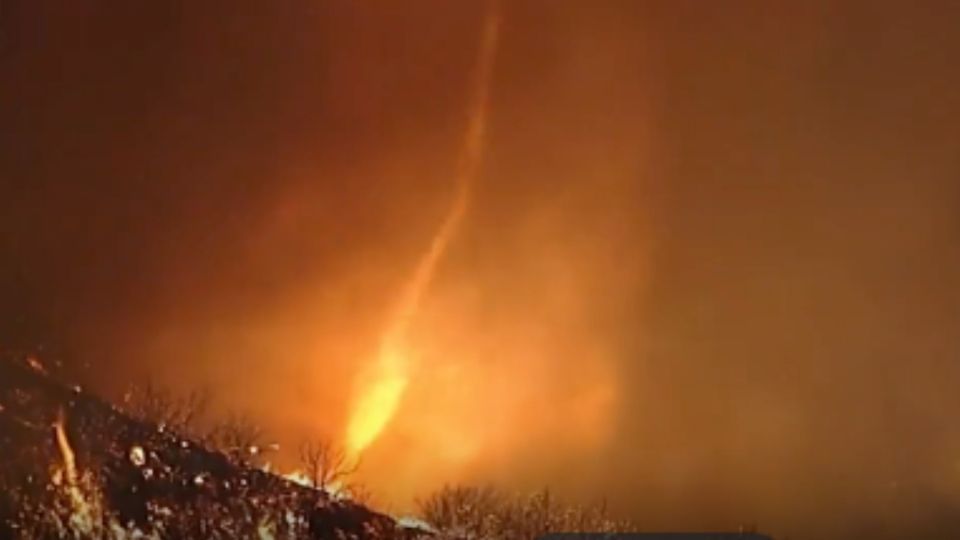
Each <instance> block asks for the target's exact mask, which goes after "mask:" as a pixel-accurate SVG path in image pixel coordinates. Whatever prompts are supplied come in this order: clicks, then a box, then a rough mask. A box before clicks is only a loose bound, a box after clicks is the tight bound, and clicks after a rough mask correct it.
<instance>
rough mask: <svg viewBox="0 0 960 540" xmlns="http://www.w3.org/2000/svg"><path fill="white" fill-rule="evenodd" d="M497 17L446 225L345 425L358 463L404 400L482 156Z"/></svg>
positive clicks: (488, 31) (483, 52) (492, 13)
mask: <svg viewBox="0 0 960 540" xmlns="http://www.w3.org/2000/svg"><path fill="white" fill-rule="evenodd" d="M498 27H499V17H498V15H497V12H496V10H495V9H492V8H491V9H490V10H489V12H488V15H487V17H486V21H485V23H484V28H483V34H482V37H481V42H480V48H479V54H478V58H477V65H476V72H475V75H474V77H475V83H474V84H475V86H474V94H473V96H472V99H471V102H470V107H469V111H468V115H469V116H468V118H467V126H466V132H465V134H464V141H463V146H462V148H461V151H460V156H459V160H458V163H457V169H456V175H455V177H454V181H455V184H456V193H455V195H454V199H453V201H452V203H451V205H450V209H449V211H448V212H447V214H446V217H445V219H444V220H443V222H442V223H441V224H440V227H439V229H438V230H437V232H436V234H435V235H434V236H433V239H432V241H431V242H430V245H429V247H428V249H427V251H426V252H425V253H424V254H423V256H422V257H421V258H420V260H419V261H418V263H417V266H416V268H415V270H414V273H413V275H412V276H411V279H410V281H409V282H408V283H407V285H406V286H405V287H404V289H403V291H402V292H401V295H400V298H399V301H398V303H397V306H396V308H395V310H396V311H395V313H394V315H393V317H392V318H391V319H390V324H389V325H388V326H387V328H386V330H385V332H384V333H383V335H382V337H381V339H380V345H379V351H378V355H377V357H376V359H375V360H374V362H372V363H371V365H369V366H368V368H367V371H366V373H364V374H363V376H362V378H361V379H360V384H359V386H358V391H357V394H356V396H355V398H354V403H353V407H352V410H351V413H350V418H349V422H348V424H347V433H346V446H347V450H348V451H349V452H350V454H351V455H353V456H355V457H357V456H359V455H360V453H362V452H363V450H364V449H365V448H367V447H368V446H369V445H370V444H371V443H372V442H373V441H374V440H376V438H377V436H378V435H379V434H380V433H381V432H382V431H383V429H384V428H385V427H386V426H387V424H389V422H390V420H391V419H392V418H393V416H394V414H395V413H396V410H397V407H398V406H399V405H400V401H401V400H402V398H403V394H404V391H405V390H406V387H407V384H408V382H409V376H410V357H409V354H410V353H409V348H408V346H407V345H408V344H407V334H408V330H409V328H410V325H411V323H412V321H413V319H414V317H416V315H417V312H418V310H419V307H420V302H421V299H422V298H423V295H424V293H425V291H426V290H427V287H429V286H430V283H431V281H432V280H433V276H434V273H435V271H436V268H437V264H438V262H439V261H440V258H441V257H442V256H443V254H444V252H445V251H446V249H447V246H448V245H449V244H450V241H451V239H452V238H453V236H454V234H456V232H457V229H458V228H459V227H460V222H461V221H463V216H464V213H465V212H466V210H467V204H468V201H469V198H470V185H471V184H472V183H473V182H474V178H475V177H476V175H477V171H478V169H479V167H480V162H481V158H482V155H483V142H484V131H485V128H486V120H487V109H488V104H487V102H488V100H489V97H488V96H489V92H490V78H491V73H492V71H493V62H494V57H495V55H496V49H497V33H498Z"/></svg>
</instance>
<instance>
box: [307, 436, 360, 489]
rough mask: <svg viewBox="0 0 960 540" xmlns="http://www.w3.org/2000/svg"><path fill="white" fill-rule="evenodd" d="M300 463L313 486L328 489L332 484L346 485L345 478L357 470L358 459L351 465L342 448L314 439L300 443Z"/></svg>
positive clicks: (326, 441)
mask: <svg viewBox="0 0 960 540" xmlns="http://www.w3.org/2000/svg"><path fill="white" fill-rule="evenodd" d="M300 464H301V465H302V466H303V469H304V473H305V474H306V475H307V478H308V479H309V480H310V484H311V485H312V486H313V487H315V488H317V489H322V490H324V491H329V490H330V488H331V487H333V485H334V484H339V485H340V486H341V487H346V485H345V480H346V479H347V477H349V476H350V475H351V474H353V473H355V472H356V471H357V468H358V467H359V466H360V461H359V460H357V461H356V462H354V463H353V464H352V465H351V464H350V459H349V457H348V456H347V453H346V452H345V451H344V450H343V449H342V448H339V447H337V446H335V445H333V444H332V443H331V442H330V441H328V440H324V439H316V440H310V441H304V442H303V443H302V444H301V445H300Z"/></svg>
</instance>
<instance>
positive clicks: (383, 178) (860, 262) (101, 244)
mask: <svg viewBox="0 0 960 540" xmlns="http://www.w3.org/2000/svg"><path fill="white" fill-rule="evenodd" d="M797 4H798V5H796V6H785V5H780V4H770V3H769V2H753V1H738V2H726V3H723V4H721V3H716V5H713V4H709V5H708V4H706V3H696V4H694V3H677V2H659V1H649V2H641V1H627V0H624V1H616V0H610V1H602V2H574V1H570V2H546V1H525V0H523V1H519V0H518V1H511V2H506V1H502V2H501V6H500V11H501V23H500V29H499V50H498V52H497V61H496V67H495V70H494V72H493V74H492V81H491V87H490V95H489V100H490V102H489V103H490V110H489V116H488V125H487V139H486V152H485V155H484V157H483V160H482V164H481V166H480V171H479V173H478V176H477V178H476V183H475V185H474V186H473V189H472V194H471V197H472V199H471V202H470V210H469V212H468V213H467V214H466V215H465V216H464V219H463V221H462V223H461V224H460V230H459V231H458V234H457V235H456V237H455V238H454V239H453V240H452V242H451V243H450V245H449V246H448V251H447V253H446V255H445V258H444V259H443V260H442V261H441V262H440V263H439V265H438V267H437V268H436V274H435V276H434V281H433V283H432V285H431V287H430V289H429V290H428V291H427V293H426V294H425V296H424V297H423V298H422V304H421V309H420V312H419V314H418V315H417V317H416V320H415V321H413V323H412V326H411V328H410V335H411V338H410V341H411V343H412V346H413V347H414V348H415V352H416V358H417V361H416V362H415V366H414V367H413V371H412V374H411V377H410V381H409V385H408V387H407V389H406V393H405V396H404V398H403V400H402V403H401V404H400V407H399V409H398V412H397V415H396V417H395V418H394V420H393V422H392V423H391V424H390V425H389V426H388V427H387V429H386V430H385V431H384V432H383V433H382V434H381V436H380V438H379V439H378V440H377V441H375V442H374V444H373V445H372V446H371V447H370V448H369V450H368V452H367V455H366V456H365V460H364V465H363V469H362V471H363V480H364V481H366V482H368V483H369V484H370V486H371V488H372V490H373V491H374V492H375V493H376V494H377V496H378V498H377V501H378V502H382V503H383V504H384V505H386V506H388V507H393V508H407V507H408V506H409V505H410V503H411V501H412V500H413V499H414V497H415V496H417V495H419V494H423V493H425V492H426V491H429V490H430V489H432V488H434V487H436V486H438V485H440V484H442V483H444V482H458V481H465V482H466V481H470V482H494V483H497V484H501V485H504V486H506V487H508V488H511V489H514V488H515V489H527V488H532V487H538V486H542V485H550V486H553V487H556V488H557V489H559V490H560V491H561V492H562V494H563V495H564V496H566V497H568V498H574V499H582V500H593V499H596V498H599V497H601V496H607V497H608V498H609V500H610V503H611V506H612V508H613V509H614V510H616V511H617V512H618V513H620V514H622V515H624V516H628V517H631V518H634V519H636V520H637V521H638V523H640V524H641V525H642V526H644V527H647V528H651V529H665V528H672V529H690V528H698V529H699V528H736V526H737V525H739V524H741V523H756V524H757V525H759V527H760V528H761V530H763V531H765V532H769V533H771V534H775V535H781V536H782V535H784V534H789V535H790V537H804V536H805V537H818V538H823V537H826V536H828V535H830V534H836V535H846V536H848V537H849V536H850V535H851V534H854V533H856V535H857V536H856V537H863V535H864V534H868V533H869V534H877V535H880V534H881V533H883V532H887V533H888V534H889V535H890V536H897V535H904V534H906V533H905V531H909V530H913V531H927V532H931V531H933V532H937V531H940V532H942V531H957V530H958V529H960V525H958V523H960V517H958V516H960V423H958V422H956V421H955V418H956V417H957V416H958V414H957V413H960V394H958V393H957V392H956V391H955V389H956V385H957V381H958V380H960V363H958V362H957V359H958V358H960V356H958V354H960V337H958V333H957V332H958V329H960V283H958V276H960V221H958V216H960V162H958V157H960V92H958V91H957V90H958V82H960V81H958V78H960V75H958V72H957V70H956V67H955V66H956V65H957V60H958V52H960V35H958V34H957V33H956V31H955V26H956V21H957V20H958V16H960V10H958V9H957V8H956V7H952V6H948V5H947V3H938V2H927V3H924V5H919V6H906V5H902V6H897V7H894V6H885V5H882V4H884V3H869V4H868V3H858V2H803V3H797ZM486 6H487V5H486V3H484V2H442V1H439V0H438V1H426V0H418V1H413V2H385V1H372V2H348V1H310V2H287V3H284V4H283V5H282V6H277V5H271V3H255V2H245V1H244V2H232V3H229V5H228V4H220V3H217V2H209V3H196V2H182V3H181V2H165V3H160V2H157V3H150V4H148V5H137V6H135V7H134V6H133V5H132V4H130V3H127V2H110V1H95V2H85V3H76V2H46V3H40V2H26V1H8V2H4V3H2V4H0V62H2V64H0V67H2V69H0V119H2V120H0V182H2V192H0V295H2V296H0V301H2V307H0V323H2V328H0V345H4V346H7V345H13V346H18V345H21V344H30V343H35V342H42V343H48V344H50V345H56V347H58V348H60V349H63V350H64V352H63V354H64V356H67V357H70V358H76V359H80V360H81V361H83V362H86V363H88V364H89V365H90V371H89V373H88V376H89V378H90V384H92V385H93V386H95V387H97V388H98V389H99V390H100V391H102V392H104V393H106V394H108V395H115V394H116V393H117V392H119V391H120V390H121V389H122V388H123V387H124V386H125V385H126V384H128V383H129V382H130V381H136V380H140V379H142V378H143V377H145V376H148V375H149V376H153V377H157V378H159V379H161V380H162V381H164V382H166V383H167V384H170V385H173V386H175V387H178V388H192V387H195V386H199V385H204V384H210V385H213V387H214V390H215V392H216V397H217V407H218V408H219V409H222V410H228V409H229V410H240V411H246V412H249V413H250V414H251V415H253V416H254V417H255V418H256V419H257V420H259V421H260V422H262V423H263V424H264V425H265V426H266V427H267V428H268V430H269V431H270V432H271V433H273V434H274V435H275V436H276V437H277V438H278V439H279V440H280V441H281V442H282V443H283V444H284V446H286V447H289V446H293V445H295V444H296V442H297V441H298V438H299V437H303V436H311V435H316V436H327V437H335V438H336V437H341V436H342V433H343V431H344V428H345V423H346V421H347V418H348V415H349V410H348V409H349V404H350V399H351V392H352V389H353V382H354V378H355V377H356V376H358V374H359V373H360V372H361V370H362V367H363V366H364V365H365V362H366V361H368V360H369V359H370V358H371V357H373V356H374V355H375V354H376V351H377V347H378V345H379V337H380V334H381V332H382V331H383V328H384V327H385V326H386V325H387V321H388V319H389V317H390V316H391V309H393V307H394V305H395V304H394V303H395V299H396V298H397V296H398V294H399V293H400V291H401V290H402V289H403V287H404V285H405V283H406V282H407V280H408V279H409V276H410V274H411V272H413V270H414V269H415V267H416V264H417V261H418V258H419V257H421V255H422V252H423V250H424V248H425V246H426V245H428V244H429V242H430V239H431V237H432V236H433V235H434V233H435V231H436V228H437V226H438V223H440V222H442V220H443V218H444V216H445V214H446V212H447V211H448V206H449V202H450V200H452V198H453V197H454V195H455V189H456V186H455V185H454V184H453V183H452V182H451V178H452V177H453V175H454V174H455V171H456V167H457V159H458V154H459V148H460V146H461V142H462V138H463V135H462V134H463V129H464V125H465V122H466V115H467V113H466V110H467V108H468V105H469V101H470V96H471V92H472V84H473V79H472V75H473V70H474V65H475V63H476V48H477V43H478V40H479V36H480V35H481V32H482V28H483V21H484V16H485V13H486ZM291 465H292V463H291ZM938 527H939V529H938ZM917 536H922V534H919V535H917Z"/></svg>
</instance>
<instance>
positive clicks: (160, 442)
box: [0, 359, 412, 539]
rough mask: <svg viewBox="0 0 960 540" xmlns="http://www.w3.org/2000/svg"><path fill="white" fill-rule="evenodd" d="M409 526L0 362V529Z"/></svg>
mask: <svg viewBox="0 0 960 540" xmlns="http://www.w3.org/2000/svg"><path fill="white" fill-rule="evenodd" d="M58 426H59V427H58ZM411 535H412V531H408V530H403V529H401V528H399V527H398V526H397V525H396V523H395V521H394V520H393V519H391V518H390V517H388V516H385V515H382V514H378V513H376V512H373V511H371V510H369V509H367V508H366V507H364V506H361V505H358V504H355V503H352V502H349V501H342V500H331V498H330V497H329V496H328V495H327V494H326V493H324V492H322V491H319V490H314V489H310V488H307V487H304V486H301V485H298V484H296V483H293V482H289V481H287V480H285V479H283V478H281V477H278V476H276V475H272V474H269V473H267V472H264V471H261V470H258V469H254V468H248V467H245V466H242V465H237V464H235V463H234V462H232V461H230V460H229V459H228V458H227V457H226V456H224V455H223V454H220V453H217V452H214V451H211V450H208V449H206V448H204V447H202V446H200V445H198V444H196V443H194V442H192V441H189V440H186V439H183V438H180V437H179V436H177V435H176V434H174V433H170V432H169V431H166V430H164V429H163V428H162V427H159V426H156V425H151V424H149V423H145V422H141V421H137V420H134V419H132V418H131V417H129V416H127V415H125V414H124V413H123V412H121V411H120V410H118V409H117V408H115V407H113V406H111V405H110V404H108V403H106V402H104V401H102V400H100V399H98V398H96V397H95V396H92V395H90V394H88V393H86V392H83V391H81V390H80V389H77V388H69V387H67V386H65V385H63V384H61V383H59V382H57V381H55V380H54V379H53V378H51V377H49V376H47V375H45V374H44V373H43V371H42V369H39V368H38V367H36V366H35V367H31V366H30V365H29V363H26V362H23V361H17V360H14V359H2V360H0V538H54V537H73V538H80V537H97V538H127V537H155V538H318V539H319V538H364V539H367V538H405V537H409V536H411Z"/></svg>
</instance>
